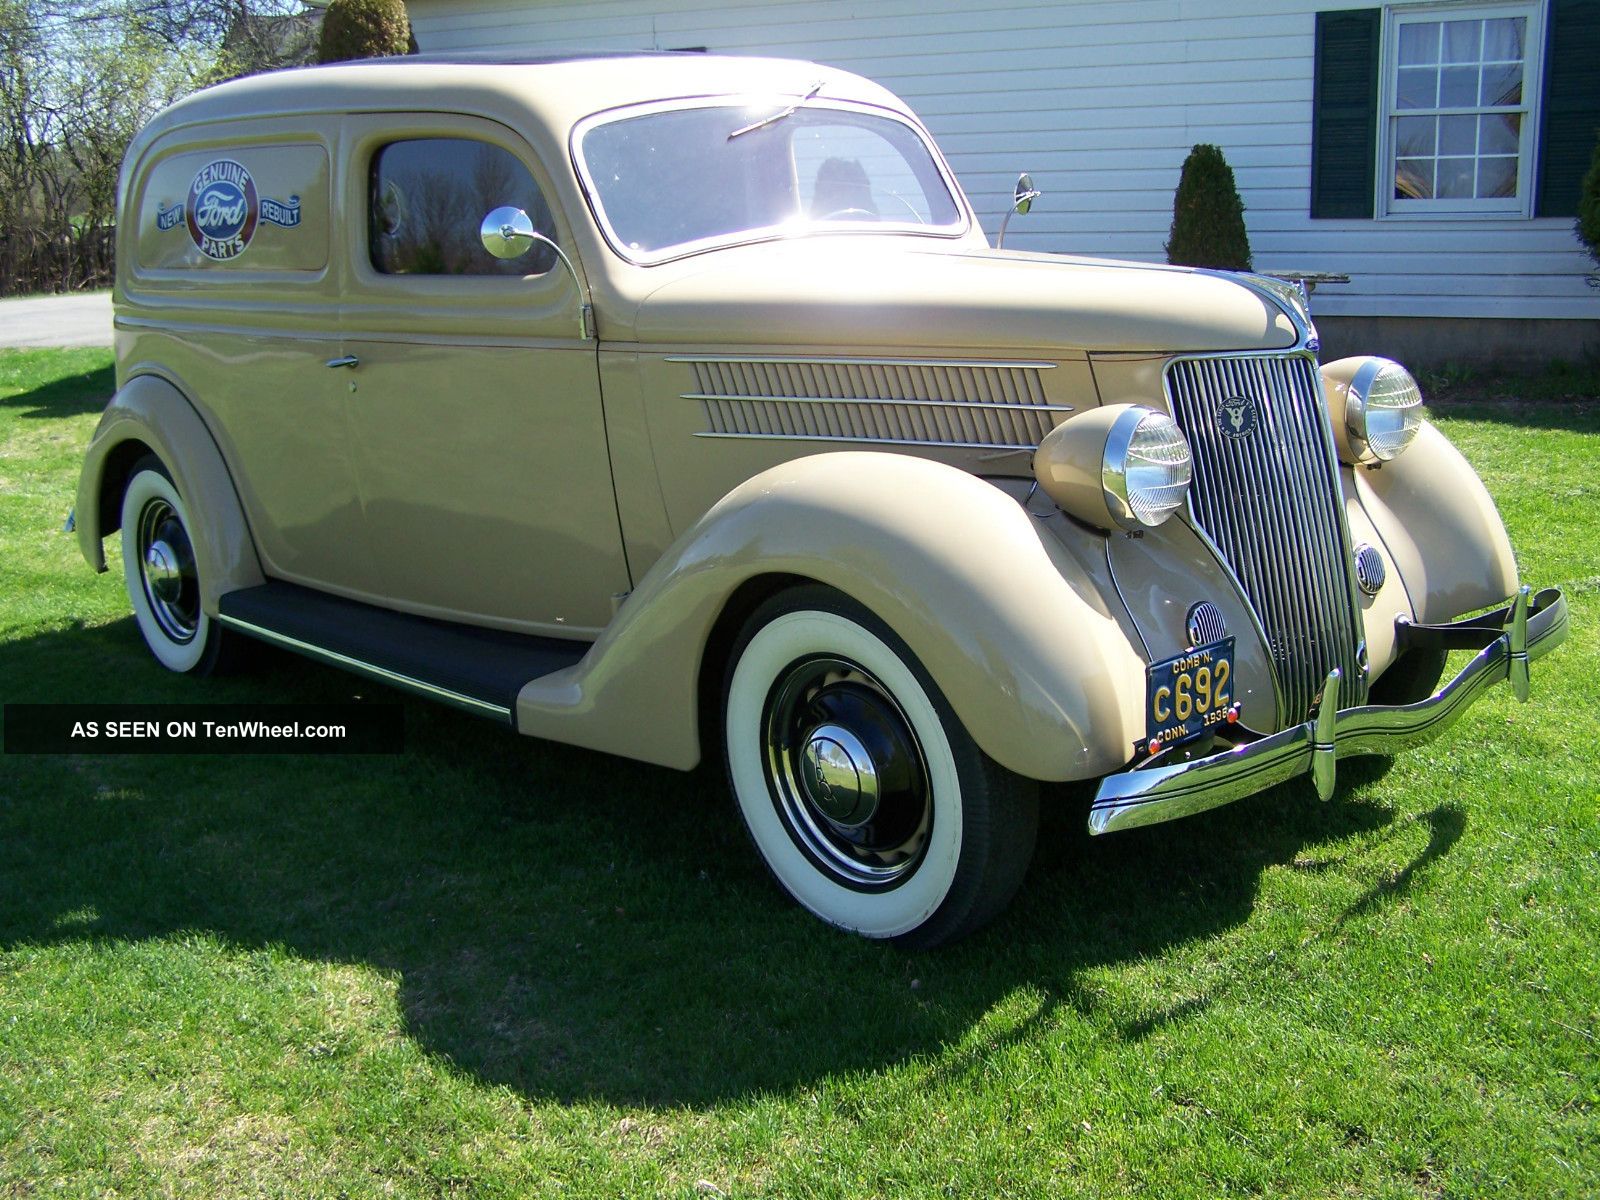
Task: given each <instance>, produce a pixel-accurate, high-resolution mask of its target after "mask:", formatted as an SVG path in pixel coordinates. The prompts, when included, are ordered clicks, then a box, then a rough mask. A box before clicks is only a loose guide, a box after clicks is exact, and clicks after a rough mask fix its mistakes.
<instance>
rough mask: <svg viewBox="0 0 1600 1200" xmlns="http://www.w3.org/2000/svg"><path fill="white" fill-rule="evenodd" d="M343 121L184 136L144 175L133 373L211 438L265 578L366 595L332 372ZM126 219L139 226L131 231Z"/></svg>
mask: <svg viewBox="0 0 1600 1200" xmlns="http://www.w3.org/2000/svg"><path fill="white" fill-rule="evenodd" d="M338 132H339V119H338V118H337V117H318V116H309V117H302V118H298V119H295V120H293V121H285V120H281V119H277V118H256V119H249V120H245V119H241V120H236V121H231V122H229V123H228V124H226V125H224V126H213V127H210V128H206V127H202V128H200V129H199V130H198V132H197V131H196V130H194V129H191V128H189V127H187V126H182V127H180V128H178V129H177V130H176V131H174V132H173V133H170V134H168V135H166V136H165V137H164V138H163V139H162V140H161V141H160V142H158V143H157V144H156V146H155V149H154V151H153V152H152V153H150V154H148V155H147V156H145V158H144V159H143V160H142V161H141V162H140V164H139V165H138V166H137V168H134V167H133V164H132V163H131V161H130V169H136V170H137V172H138V179H137V182H136V186H137V188H138V190H137V191H135V192H134V193H133V194H134V195H137V196H139V197H140V205H141V211H140V213H139V214H138V218H137V225H136V227H135V228H134V229H133V230H130V231H129V233H128V236H127V238H126V239H125V240H126V245H125V246H124V247H123V248H122V249H121V250H120V251H119V253H122V254H124V255H125V256H127V258H128V262H127V263H126V264H125V265H126V268H127V270H126V275H125V279H126V282H125V284H124V292H123V295H122V296H121V297H119V300H118V321H117V324H118V335H117V336H118V339H119V343H120V345H119V354H120V357H121V358H122V360H123V363H124V366H125V370H127V371H130V372H133V373H140V372H144V371H148V370H151V369H152V368H153V366H154V364H157V363H159V364H160V367H159V370H160V371H161V373H162V374H164V375H166V376H167V377H168V378H170V379H172V380H173V381H174V382H175V383H176V384H177V385H178V386H179V387H181V388H182V389H183V390H184V391H185V392H186V393H187V394H188V395H189V396H191V397H192V399H193V401H194V403H195V404H196V406H197V407H198V408H199V410H200V412H201V414H202V415H203V416H204V418H205V420H206V424H207V427H208V428H209V429H210V430H211V432H212V434H213V436H214V437H215V438H216V439H217V444H218V446H219V447H220V448H221V450H222V452H223V454H224V456H225V458H226V460H227V463H228V468H229V472H230V474H231V476H232V478H233V482H234V485H235V487H236V488H237V489H238V492H239V498H240V500H241V501H242V502H243V504H244V508H245V512H246V513H247V514H248V517H249V520H250V530H251V534H252V536H253V537H254V539H255V544H256V549H257V551H258V552H259V554H260V556H261V559H262V564H263V565H264V566H265V567H266V570H267V573H268V574H269V575H272V576H275V577H277V578H281V579H286V580H290V581H292V582H295V583H301V584H308V585H311V586H314V587H319V588H328V589H332V590H336V591H344V592H349V593H355V594H361V593H363V592H365V591H366V590H367V589H368V588H369V587H370V586H371V583H372V580H371V576H370V571H369V569H368V564H367V563H366V562H365V560H364V556H363V553H362V550H361V545H360V543H361V540H362V536H363V533H362V526H363V518H362V513H361V507H360V499H359V496H358V494H357V484H356V477H355V470H354V464H353V463H352V461H351V459H350V446H349V438H348V430H347V429H346V427H345V419H344V412H343V408H342V401H341V399H340V393H339V390H336V384H337V383H338V380H337V379H336V372H333V371H329V370H328V369H327V367H326V365H325V364H326V363H327V362H328V361H329V360H331V359H334V358H336V357H337V356H338V355H339V353H340V340H339V328H338V325H339V308H340V298H339V297H340V286H341V283H342V278H343V274H344V272H343V263H342V258H343V256H342V254H341V253H340V247H339V245H338V242H337V235H336V233H335V232H334V231H335V230H336V229H337V223H336V221H335V220H334V218H333V200H334V193H333V183H332V180H333V170H332V163H333V162H335V161H336V160H337V155H336V153H335V151H336V139H337V136H338ZM131 223H132V222H130V224H131Z"/></svg>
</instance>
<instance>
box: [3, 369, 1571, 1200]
mask: <svg viewBox="0 0 1600 1200" xmlns="http://www.w3.org/2000/svg"><path fill="white" fill-rule="evenodd" d="M110 387H111V373H110V368H109V355H108V354H107V353H106V352H103V351H40V352H13V353H4V354H0V442H3V447H4V449H3V451H0V589H3V595H4V601H3V605H0V697H3V699H5V700H7V701H20V700H30V701H77V700H120V701H136V700H161V701H168V700H170V701H181V700H198V699H202V698H203V699H206V700H218V701H224V700H227V701H232V700H275V701H290V702H300V701H305V702H312V701H341V700H345V699H348V698H350V697H352V696H354V695H358V694H370V693H371V691H372V690H373V689H372V688H371V687H370V685H368V684H365V683H363V682H361V681H358V680H355V679H353V678H352V677H349V676H345V675H341V674H339V673H336V672H334V671H332V670H329V669H325V668H321V667H316V666H313V665H311V664H308V663H304V662H301V661H300V660H297V659H291V658H288V657H282V656H277V655H270V654H269V655H265V656H264V657H263V658H262V660H261V662H260V665H259V667H258V669H257V671H256V672H255V673H254V674H252V675H247V676H243V677H238V678H233V679H228V680H217V681H212V682H195V681H188V680H184V679H180V678H177V677H174V676H171V675H169V674H167V673H165V672H163V671H162V670H160V669H159V668H158V667H157V666H156V665H155V663H154V661H153V660H152V659H151V658H150V657H149V655H148V654H147V653H146V652H145V650H144V648H143V646H142V644H141V643H140V641H139V638H138V634H137V633H136V631H135V629H134V626H133V623H132V620H131V618H129V617H128V616H127V606H126V601H125V598H124V596H123V594H122V589H121V581H120V573H117V572H118V571H119V568H118V566H117V564H116V561H115V558H113V572H114V573H113V574H110V575H106V576H99V577H97V576H95V575H93V574H91V573H90V572H89V570H88V569H87V568H86V567H85V566H84V564H83V562H82V561H81V559H80V558H79V556H78V553H77V548H76V545H75V543H74V540H73V539H72V538H70V537H66V536H63V535H62V534H61V533H59V532H58V531H59V529H60V526H61V521H62V518H63V516H64V515H65V513H66V511H67V509H68V508H69V507H70V505H71V502H72V494H73V489H74V485H75V480H76V476H77V465H78V461H79V457H80V455H81V452H82V447H83V445H84V443H85V441H86V440H87V438H88V436H89V433H90V431H91V429H92V428H93V425H94V422H95V420H96V416H97V413H98V411H99V409H100V407H101V406H102V404H103V402H104V400H105V397H106V395H107V394H108V392H109V390H110ZM1579 391H1580V393H1581V392H1585V391H1587V393H1588V394H1589V395H1591V396H1592V394H1593V391H1592V388H1588V386H1587V385H1586V386H1585V388H1580V389H1579ZM1544 394H1551V393H1550V392H1549V390H1548V388H1547V390H1546V391H1545V393H1544ZM1555 394H1565V393H1563V392H1561V391H1560V389H1557V391H1556V393H1555ZM1440 411H1441V413H1442V415H1441V416H1440V417H1439V420H1440V423H1441V425H1443V427H1444V428H1445V429H1446V430H1447V432H1448V433H1449V434H1450V436H1451V437H1452V438H1454V439H1455V440H1456V442H1457V443H1458V444H1459V445H1460V446H1461V447H1462V448H1463V449H1464V450H1465V451H1466V453H1467V454H1468V456H1469V457H1470V458H1472V460H1473V461H1474V462H1475V463H1476V464H1477V465H1478V467H1479V468H1480V470H1482V471H1483V473H1484V477H1485V479H1486V480H1487V482H1488V485H1489V487H1490V489H1491V491H1493V492H1494V494H1495V496H1496V498H1497V500H1498V501H1499V503H1500V505H1501V509H1502V512H1503V513H1504V515H1505V517H1506V520H1507V522H1508V523H1509V525H1510V527H1511V532H1512V537H1513V540H1514V541H1515V542H1516V544H1517V546H1518V548H1519V553H1520V556H1521V562H1522V565H1523V569H1524V572H1525V574H1526V576H1527V578H1528V579H1529V581H1531V582H1533V583H1535V584H1536V585H1541V586H1542V585H1545V584H1549V583H1558V584H1561V585H1562V586H1564V587H1565V588H1566V589H1567V595H1568V598H1569V600H1570V602H1571V605H1572V613H1573V626H1572V633H1571V637H1570V640H1569V641H1568V643H1567V644H1566V645H1565V646H1564V647H1562V648H1561V649H1560V650H1558V651H1557V652H1556V653H1555V654H1554V655H1553V656H1551V657H1549V658H1546V659H1544V660H1541V661H1540V662H1539V663H1537V664H1536V665H1535V671H1534V688H1533V702H1532V703H1530V704H1528V705H1527V706H1520V705H1518V704H1516V703H1515V701H1514V700H1513V699H1512V697H1511V696H1510V694H1509V691H1508V690H1507V689H1504V688H1502V689H1498V690H1497V691H1496V693H1495V694H1494V695H1493V696H1492V697H1491V698H1490V699H1488V700H1487V701H1485V702H1484V703H1483V704H1482V705H1480V706H1479V708H1478V709H1477V710H1475V712H1474V716H1473V718H1472V719H1471V720H1470V722H1469V723H1467V724H1463V725H1461V726H1458V727H1457V728H1456V729H1455V730H1454V731H1452V732H1451V733H1450V734H1449V735H1447V736H1446V737H1445V738H1444V739H1443V740H1440V741H1438V742H1435V743H1432V744H1431V745H1429V746H1428V747H1425V748H1424V749H1422V750H1420V751H1415V752H1412V753H1410V754H1408V755H1406V756H1404V757H1402V758H1399V759H1397V760H1394V761H1393V762H1392V763H1387V762H1384V761H1382V760H1357V761H1356V762H1355V763H1346V764H1345V765H1344V766H1343V767H1342V768H1341V772H1342V777H1341V784H1340V787H1339V790H1338V792H1337V794H1336V796H1335V797H1334V799H1333V800H1332V801H1331V802H1330V803H1327V804H1322V803H1319V802H1318V801H1317V800H1316V799H1315V798H1314V794H1313V793H1312V791H1311V789H1310V787H1309V785H1308V784H1298V785H1295V786H1291V787H1285V788H1282V789H1279V790H1277V791H1274V792H1271V793H1268V794H1266V795H1263V796H1260V797H1256V798H1254V799H1252V800H1248V801H1244V802H1242V803H1240V804H1237V805H1234V806H1232V807H1231V808H1227V809H1223V810H1220V811H1218V812H1215V813H1211V814H1207V815H1205V816H1202V817H1197V818H1193V819H1191V820H1188V821H1185V822H1181V823H1177V824H1172V825H1167V826H1162V827H1155V828H1152V829H1147V830H1139V831H1136V832H1134V833H1128V834H1120V835H1116V836H1114V837H1108V838H1103V839H1096V840H1092V841H1091V840H1090V839H1087V838H1086V837H1084V836H1083V835H1082V834H1081V833H1080V832H1079V828H1080V825H1081V816H1082V805H1083V803H1084V799H1085V798H1084V796H1083V794H1082V793H1081V792H1076V793H1065V794H1062V795H1060V796H1057V797H1052V799H1054V800H1057V801H1058V803H1056V804H1054V806H1053V807H1052V808H1051V809H1050V811H1049V812H1048V814H1047V817H1046V824H1045V828H1044V830H1043V831H1042V836H1041V853H1040V857H1039V861H1038V863H1037V864H1036V867H1035V869H1034V871H1033V873H1032V875H1031V876H1030V878H1029V881H1028V883H1027V884H1026V886H1025V887H1024V890H1023V892H1022V895H1021V896H1020V897H1019V899H1018V901H1017V903H1016V904H1015V905H1014V906H1013V908H1012V909H1011V910H1010V912H1009V913H1008V914H1007V915H1005V916H1004V917H1002V918H1001V919H1000V920H999V921H998V922H997V923H996V924H995V925H994V926H993V927H991V928H990V929H989V930H987V931H986V932H984V933H982V934H980V935H979V936H977V937H976V938H973V939H971V940H969V941H967V942H965V943H962V944H961V945H958V946H956V947H954V948H952V949H950V950H947V951H942V952H939V953H935V954H928V955H913V954H907V953H904V952H901V951H897V950H894V949H889V948H885V947H881V946H874V945H869V944H867V943H865V942H862V941H859V940H853V939H851V938H848V937H845V936H842V935H839V934H836V933H832V932H830V931H829V930H827V929H825V928H824V927H822V926H821V925H820V924H818V923H817V922H816V921H814V920H813V919H812V918H810V917H808V916H806V915H804V914H803V913H801V912H800V911H798V910H797V909H795V908H793V907H791V906H789V905H788V904H787V903H785V902H784V901H783V899H782V898H781V897H780V896H779V894H778V893H777V891H776V890H775V889H774V887H773V886H771V885H770V884H769V883H768V882H767V880H766V878H765V876H764V873H763V871H762V868H761V867H760V866H759V865H758V864H757V862H756V861H755V859H754V857H753V852H752V851H750V850H749V849H748V848H747V846H746V841H745V837H744V835H743V833H742V831H741V830H740V829H739V827H738V825H737V819H736V817H735V816H734V814H733V810H732V808H731V805H730V803H729V801H728V800H727V798H726V795H725V793H724V792H723V790H722V782H721V779H720V776H719V773H718V772H717V771H715V770H711V769H705V770H702V771H701V772H699V773H697V774H695V775H692V776H682V775H678V774H675V773H671V772H667V771H660V770H655V769H652V768H648V767H644V766H639V765H636V764H632V763H628V762H624V761H620V760H613V759H609V758H604V757H601V756H598V755H594V754H589V753H585V752H582V751H577V750H572V749H568V748H564V747H560V746H553V745H546V744H541V743H535V742H531V741H526V740H523V739H517V738H514V737H511V736H508V735H506V734H504V733H502V732H501V731H499V730H498V729H496V728H494V727H492V726H490V725H489V724H487V723H484V722H480V721H477V720H475V719H473V718H471V717H469V716H466V715H462V714H458V713H456V712H454V711H451V710H447V709H442V708H436V707H431V706H428V705H425V704H422V703H420V702H412V701H409V700H408V701H406V702H405V711H406V717H407V730H408V741H409V749H408V752H407V753H406V754H405V755H403V756H399V757H392V758H381V757H379V758H374V757H348V758H312V757H307V758H295V757H264V758H162V757H74V758H44V757H9V758H5V759H0V1196H8V1197H35V1196H38V1197H44V1196H91V1195H93V1196H101V1195H119V1196H128V1195H155V1196H165V1195H178V1196H197V1197H235V1196H246V1195H250V1196H254V1195H265V1196H284V1197H309V1196H319V1197H320V1196H328V1197H332V1196H352V1197H367V1196H373V1197H377V1196H389V1195H399V1196H408V1197H409V1196H419V1197H420V1196H429V1197H431V1196H450V1197H456V1196H463V1197H464V1196H474V1197H476V1196H506V1197H529V1196H556V1195H594V1196H612V1195H624V1194H626V1195H631V1196H656V1195H678V1196H696V1195H718V1194H721V1193H726V1194H727V1195H730V1196H757V1195H764V1196H782V1197H798V1196H841V1197H842V1196H851V1197H855V1196H871V1195H886V1196H887V1195H894V1196H907V1197H928V1196H968V1197H976V1198H987V1197H995V1196H1002V1195H1003V1196H1012V1195H1017V1196H1063V1195H1083V1196H1117V1195H1132V1194H1136V1193H1142V1194H1148V1195H1152V1196H1160V1197H1188V1196H1193V1197H1212V1196H1220V1195H1236V1194H1240V1193H1256V1194H1262V1195H1271V1196H1318V1197H1335V1196H1338V1197H1344V1196H1384V1197H1412V1196H1416V1197H1438V1196H1450V1197H1473V1198H1476V1197H1488V1196H1525V1197H1530V1198H1534V1197H1537V1198H1540V1200H1547V1198H1551V1197H1591V1196H1593V1195H1595V1194H1596V1193H1597V1191H1600V1042H1597V1037H1600V970H1597V964H1600V952H1597V933H1600V919H1597V916H1596V896H1597V895H1600V822H1597V817H1600V772H1597V770H1596V766H1595V763H1596V759H1597V751H1596V740H1597V738H1596V735H1597V733H1600V723H1597V721H1596V717H1595V714H1596V712H1597V711H1600V683H1597V679H1600V650H1597V645H1596V625H1597V620H1600V404H1597V403H1596V402H1595V401H1594V400H1593V399H1589V400H1583V399H1577V400H1573V399H1566V400H1546V401H1539V402H1536V403H1529V404H1521V405H1515V406H1504V405H1493V404H1488V403H1478V404H1474V405H1471V406H1464V407H1463V406H1446V407H1444V408H1443V409H1441V410H1440Z"/></svg>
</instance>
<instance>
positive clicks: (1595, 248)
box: [1577, 138, 1600, 265]
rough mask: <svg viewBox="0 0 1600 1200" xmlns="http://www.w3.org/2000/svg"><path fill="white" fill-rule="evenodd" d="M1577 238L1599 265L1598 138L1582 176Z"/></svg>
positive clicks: (1599, 150) (1599, 140) (1599, 178)
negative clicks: (1586, 171) (1587, 171)
mask: <svg viewBox="0 0 1600 1200" xmlns="http://www.w3.org/2000/svg"><path fill="white" fill-rule="evenodd" d="M1577 230H1578V240H1579V241H1580V242H1582V243H1583V246H1584V249H1586V250H1588V251H1589V257H1590V258H1592V259H1594V261H1595V263H1596V264H1597V265H1600V138H1597V139H1596V140H1595V143H1594V157H1593V158H1591V159H1590V160H1589V173H1588V174H1587V175H1585V176H1584V177H1583V195H1582V196H1581V197H1580V198H1579V200H1578V225H1577Z"/></svg>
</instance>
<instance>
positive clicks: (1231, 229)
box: [1167, 145, 1250, 271]
mask: <svg viewBox="0 0 1600 1200" xmlns="http://www.w3.org/2000/svg"><path fill="white" fill-rule="evenodd" d="M1167 261H1168V262H1169V263H1175V264H1177V265H1180V266H1186V267H1212V268H1216V269H1219V270H1224V271H1248V270H1249V269H1250V238H1249V235H1247V234H1246V233H1245V228H1244V201H1242V200H1240V199H1239V189H1238V187H1237V186H1236V185H1235V184H1234V180H1233V168H1232V167H1230V166H1229V165H1228V161H1227V159H1225V158H1223V156H1222V150H1221V149H1220V148H1219V147H1217V146H1211V145H1198V146H1196V147H1195V148H1194V149H1192V150H1190V151H1189V157H1188V158H1186V159H1184V161H1183V173H1182V174H1181V175H1180V176H1179V177H1178V192H1177V195H1176V196H1175V197H1174V198H1173V203H1172V232H1171V233H1170V235H1169V236H1168V240H1167Z"/></svg>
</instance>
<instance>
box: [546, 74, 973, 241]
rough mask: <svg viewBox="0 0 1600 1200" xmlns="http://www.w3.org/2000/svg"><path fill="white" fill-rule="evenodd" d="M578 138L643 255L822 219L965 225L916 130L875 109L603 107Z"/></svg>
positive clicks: (942, 229)
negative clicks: (616, 110) (625, 110)
mask: <svg viewBox="0 0 1600 1200" xmlns="http://www.w3.org/2000/svg"><path fill="white" fill-rule="evenodd" d="M775 114H776V115H775ZM576 143H577V151H578V162H579V167H580V169H581V170H582V172H583V175H584V180H585V182H586V183H587V185H588V187H589V193H590V195H591V196H592V197H593V198H594V201H595V205H596V211H597V215H598V216H599V218H600V221H601V224H602V225H603V226H604V227H605V230H606V234H607V236H608V237H610V239H611V241H612V244H613V245H614V246H616V248H617V249H618V250H619V251H621V252H622V254H623V255H624V256H625V257H626V258H629V259H631V260H632V261H634V262H638V263H651V262H660V261H662V260H664V259H667V258H673V257H676V256H678V255H680V254H685V253H689V252H691V251H693V250H700V249H705V248H707V247H709V246H712V245H717V244H725V243H728V242H736V241H741V242H742V241H754V240H758V239H761V238H770V237H782V236H787V235H790V234H804V233H812V232H816V231H818V230H825V231H830V232H841V231H863V230H867V231H871V232H876V233H881V232H896V233H913V234H937V235H940V236H946V237H948V236H954V235H956V234H959V233H961V232H962V231H963V230H964V229H965V220H964V217H963V215H962V212H961V208H960V206H959V205H958V204H957V203H956V201H955V198H954V196H953V195H952V194H951V190H950V185H949V183H948V182H947V181H946V179H945V176H944V173H943V172H942V171H941V170H940V168H939V165H938V162H937V160H936V159H935V158H934V155H933V152H932V151H931V150H930V149H929V148H928V145H927V143H926V142H925V141H924V140H923V138H922V135H921V134H920V133H918V131H917V130H916V129H914V128H913V127H912V126H911V125H910V124H908V123H907V122H905V121H903V120H900V119H899V118H897V117H893V116H889V115H885V114H883V112H882V110H878V111H866V110H863V109H860V108H856V107H848V108H846V107H840V106H839V105H837V103H832V104H830V103H827V102H824V101H821V100H811V101H809V102H807V103H806V104H805V105H804V106H796V107H794V108H793V109H792V110H791V111H784V107H783V102H782V101H781V100H780V101H778V102H777V103H776V104H774V102H773V101H772V100H770V99H769V100H765V101H755V102H752V103H750V104H717V105H712V106H701V107H696V108H683V107H677V108H668V109H656V110H653V111H647V112H643V113H637V114H636V115H627V114H623V115H620V116H618V115H615V114H610V113H608V114H605V116H604V117H602V118H591V120H590V122H586V123H585V125H584V126H580V128H579V130H578V133H577V136H576Z"/></svg>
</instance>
